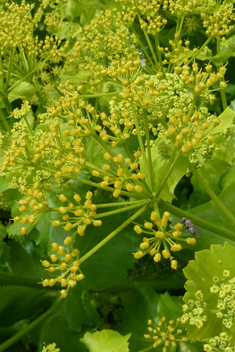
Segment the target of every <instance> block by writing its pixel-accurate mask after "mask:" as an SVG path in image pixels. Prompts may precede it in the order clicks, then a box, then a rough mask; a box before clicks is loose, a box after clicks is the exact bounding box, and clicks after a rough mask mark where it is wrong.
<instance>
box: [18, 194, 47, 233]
mask: <svg viewBox="0 0 235 352" xmlns="http://www.w3.org/2000/svg"><path fill="white" fill-rule="evenodd" d="M18 204H19V208H18V210H19V211H20V212H21V213H24V215H22V216H15V217H14V218H13V221H14V223H16V222H21V224H22V225H26V224H28V226H27V227H26V226H23V227H22V228H21V230H20V233H21V235H26V234H27V232H29V231H30V230H31V229H32V228H33V227H34V226H35V224H36V223H37V222H38V221H39V220H40V219H41V218H42V216H43V215H44V214H45V213H46V212H47V211H48V201H47V200H46V199H45V198H44V195H43V192H42V191H40V190H39V189H31V188H29V189H27V191H26V197H24V198H22V199H20V200H19V201H18Z"/></svg>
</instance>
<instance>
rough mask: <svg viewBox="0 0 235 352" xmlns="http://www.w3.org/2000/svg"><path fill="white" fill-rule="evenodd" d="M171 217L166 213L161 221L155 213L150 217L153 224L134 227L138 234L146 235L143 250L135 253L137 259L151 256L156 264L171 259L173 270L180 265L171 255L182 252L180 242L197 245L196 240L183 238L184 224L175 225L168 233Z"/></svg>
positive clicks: (142, 243) (147, 222) (142, 244)
mask: <svg viewBox="0 0 235 352" xmlns="http://www.w3.org/2000/svg"><path fill="white" fill-rule="evenodd" d="M169 217H170V213H169V212H164V213H163V216H162V218H161V219H159V217H158V214H157V213H156V212H155V211H153V212H152V213H151V216H150V219H151V220H152V222H149V221H146V222H145V223H144V226H140V225H135V226H134V231H135V232H136V233H138V234H142V233H143V234H145V235H146V237H144V238H143V240H142V242H141V244H140V248H141V250H139V251H138V252H136V253H134V257H135V258H136V259H139V258H142V257H143V256H144V255H146V254H149V255H151V256H152V257H153V260H154V261H155V262H160V260H161V259H162V257H163V258H165V259H170V262H171V268H172V269H177V265H178V263H177V261H176V260H175V259H174V258H173V256H172V255H171V252H178V251H181V249H182V245H181V244H180V243H178V242H186V243H187V244H191V245H193V244H195V243H196V239H195V238H192V237H189V238H182V237H181V234H182V232H181V229H182V227H183V224H182V223H180V222H178V223H177V224H176V225H174V227H173V229H171V230H170V231H167V230H166V228H167V226H168V220H169ZM154 225H156V226H157V230H156V229H155V228H154Z"/></svg>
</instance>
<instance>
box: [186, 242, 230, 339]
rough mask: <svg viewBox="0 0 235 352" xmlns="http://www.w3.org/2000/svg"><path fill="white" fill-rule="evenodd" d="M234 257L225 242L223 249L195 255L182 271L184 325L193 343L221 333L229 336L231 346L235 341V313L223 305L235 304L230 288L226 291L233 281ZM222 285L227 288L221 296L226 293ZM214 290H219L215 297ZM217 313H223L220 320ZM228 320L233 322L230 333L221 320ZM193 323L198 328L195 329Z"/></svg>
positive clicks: (203, 251)
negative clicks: (183, 279)
mask: <svg viewBox="0 0 235 352" xmlns="http://www.w3.org/2000/svg"><path fill="white" fill-rule="evenodd" d="M234 256H235V248H234V247H233V246H231V245H230V244H229V243H226V242H225V244H224V246H221V245H212V246H211V248H210V250H202V251H200V252H197V253H196V254H195V260H193V261H191V262H189V264H188V266H187V267H186V268H185V269H184V274H185V277H186V278H187V279H188V281H187V282H186V285H185V286H186V290H187V292H186V294H185V296H184V301H185V303H186V306H185V308H184V315H183V322H185V324H186V327H187V330H188V332H189V335H190V337H191V339H192V340H193V341H196V340H197V341H207V340H208V339H209V338H211V337H214V336H218V335H219V334H220V333H221V332H223V331H226V332H227V333H228V334H229V335H230V337H231V342H234V341H235V324H234V315H235V312H234V310H233V308H232V307H230V306H229V305H228V306H227V305H226V304H227V303H228V302H229V301H230V300H231V299H232V301H233V300H234V297H233V293H232V292H233V291H231V290H232V287H231V288H230V289H229V286H230V285H232V283H231V282H229V280H230V279H233V282H234V280H235V266H234V260H233V258H234ZM215 277H216V278H217V279H215ZM223 285H227V286H226V287H227V288H228V290H227V289H226V291H225V292H224V295H222V296H220V294H221V293H222V291H223V290H224V289H225V287H224V286H223ZM233 285H234V284H233ZM213 286H218V292H217V293H213V289H211V288H212V287H213ZM223 287H224V288H223ZM233 290H234V288H233ZM200 292H201V293H200ZM214 292H215V291H214ZM220 302H221V303H220ZM226 302H227V303H226ZM219 303H220V306H221V304H225V306H224V308H222V306H221V308H220V306H219V305H218V304H219ZM199 307H201V308H202V310H201V311H199V310H198V309H196V308H199ZM219 311H220V312H222V313H223V314H222V315H223V318H222V317H221V318H220V317H218V316H217V313H218V312H219ZM229 312H230V313H231V314H229ZM228 316H230V317H231V318H228V319H231V322H232V326H231V328H230V329H226V328H225V326H224V324H223V319H224V318H226V317H228ZM196 319H198V320H197V321H198V324H200V325H197V326H196V325H195V323H194V322H195V321H196Z"/></svg>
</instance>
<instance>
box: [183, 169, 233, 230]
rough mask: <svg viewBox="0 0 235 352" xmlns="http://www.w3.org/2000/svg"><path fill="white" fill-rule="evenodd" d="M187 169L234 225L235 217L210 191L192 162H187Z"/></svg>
mask: <svg viewBox="0 0 235 352" xmlns="http://www.w3.org/2000/svg"><path fill="white" fill-rule="evenodd" d="M189 170H190V171H191V172H192V174H193V176H194V177H195V178H196V179H197V180H198V182H199V183H200V185H201V186H202V187H203V188H204V190H205V191H206V193H207V194H208V195H209V196H210V197H211V199H212V200H213V201H214V202H215V204H216V205H217V207H218V208H219V209H220V210H221V211H222V212H223V213H224V215H225V216H226V217H227V218H228V219H229V220H230V221H231V223H232V224H233V225H234V226H235V217H234V216H233V214H232V213H231V212H230V211H229V210H228V208H227V207H226V206H225V205H224V204H223V202H221V200H220V199H219V198H218V197H217V195H216V194H215V193H214V192H213V191H212V189H211V188H210V187H209V186H208V184H207V183H206V182H205V181H204V179H203V178H202V177H201V175H200V174H199V172H198V171H197V170H196V169H195V168H194V166H193V165H192V164H189Z"/></svg>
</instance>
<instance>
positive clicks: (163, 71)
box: [154, 34, 165, 74]
mask: <svg viewBox="0 0 235 352" xmlns="http://www.w3.org/2000/svg"><path fill="white" fill-rule="evenodd" d="M154 40H155V45H156V51H157V57H158V61H159V64H160V67H161V72H162V73H163V74H165V70H164V67H163V63H162V55H161V52H160V50H159V49H158V48H159V46H160V43H159V38H158V34H156V35H155V36H154Z"/></svg>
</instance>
